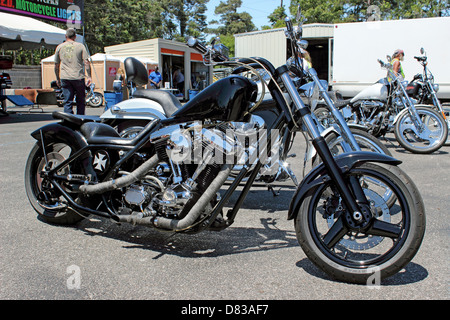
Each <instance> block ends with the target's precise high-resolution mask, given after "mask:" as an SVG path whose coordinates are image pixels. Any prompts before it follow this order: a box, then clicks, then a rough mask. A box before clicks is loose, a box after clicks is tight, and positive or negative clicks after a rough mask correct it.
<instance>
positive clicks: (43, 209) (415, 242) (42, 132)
mask: <svg viewBox="0 0 450 320" xmlns="http://www.w3.org/2000/svg"><path fill="white" fill-rule="evenodd" d="M286 24H287V33H288V34H289V36H292V37H293V36H294V35H293V28H292V23H291V22H290V20H287V21H286ZM193 46H194V47H195V48H197V49H198V50H199V52H201V53H202V54H204V55H205V56H208V55H209V56H212V57H213V58H212V60H213V61H220V58H221V55H220V52H215V51H211V50H213V49H207V48H205V47H204V46H203V45H201V44H200V43H198V42H196V43H194V44H193ZM233 62H234V63H235V64H239V65H241V66H250V65H252V64H254V63H256V64H258V65H260V66H261V67H262V68H263V69H265V70H266V71H267V72H268V73H269V74H270V76H271V80H270V82H269V83H268V88H269V90H270V93H271V95H272V97H273V98H274V100H275V101H276V105H277V110H278V111H279V115H278V116H277V118H276V119H275V121H274V122H273V123H270V124H266V127H265V128H263V129H264V130H258V131H257V132H256V135H255V131H254V130H253V129H254V128H252V127H250V130H249V132H247V129H246V126H245V124H246V123H248V119H249V116H250V114H251V112H252V111H254V109H255V108H256V109H257V108H258V105H257V104H258V101H256V97H257V86H256V84H255V83H254V82H253V81H252V80H250V79H248V78H245V77H243V76H240V75H231V76H229V77H227V78H224V79H221V80H219V81H217V82H215V83H213V84H212V85H210V86H209V87H207V88H206V89H205V90H203V91H202V92H200V93H199V94H198V95H196V96H195V97H194V98H193V99H192V100H190V101H189V102H188V103H186V104H185V105H184V106H183V107H182V108H180V109H178V110H177V111H175V112H174V113H173V114H171V116H170V117H169V118H167V119H155V120H153V121H151V122H150V123H149V124H147V125H146V126H145V128H144V129H143V130H142V131H140V132H139V133H138V134H137V135H136V136H135V137H134V138H121V137H120V136H119V134H118V133H117V131H116V130H114V128H112V127H111V126H108V125H106V124H104V123H99V122H94V121H89V120H87V119H81V118H80V117H77V116H74V115H70V114H64V113H61V112H56V113H54V117H55V118H57V119H60V120H61V122H59V123H58V122H55V123H51V124H48V125H46V126H44V127H42V128H39V129H37V130H36V131H34V132H33V133H32V136H33V138H34V139H36V144H35V146H34V147H33V149H32V150H31V152H30V155H29V158H28V160H27V164H26V169H25V188H26V192H27V196H28V198H29V200H30V203H31V205H32V206H33V208H34V209H35V210H36V211H37V212H38V214H39V215H40V216H41V217H42V218H43V219H44V220H46V221H48V222H51V223H59V224H70V223H75V222H77V221H79V220H81V219H83V218H85V217H86V216H88V215H96V216H100V217H103V218H107V219H112V220H113V221H115V222H117V223H132V224H137V225H144V226H149V227H152V228H156V229H158V230H162V231H170V232H183V233H197V232H201V231H203V230H222V229H225V228H227V227H229V226H230V225H232V224H233V221H234V219H235V217H236V215H237V213H238V211H239V208H240V207H241V205H242V203H243V202H244V200H245V197H246V195H247V194H248V192H249V190H250V188H251V186H252V184H253V183H254V181H255V179H256V176H257V174H258V172H259V169H260V168H261V167H262V166H264V164H265V162H266V161H267V160H268V159H270V157H269V156H268V154H269V153H270V150H271V144H272V142H273V141H274V140H275V139H276V138H277V134H279V132H280V130H281V129H282V128H284V127H286V126H287V128H288V129H289V130H291V129H293V128H303V130H304V131H305V132H306V133H307V134H308V138H309V139H311V140H312V145H313V146H314V148H315V149H316V151H317V153H318V154H319V156H320V157H321V159H322V162H321V164H320V165H319V166H317V167H316V168H314V169H313V170H312V171H311V172H310V173H309V174H308V175H307V176H306V177H305V178H304V179H303V181H301V183H300V184H299V186H298V188H297V191H296V193H295V195H294V197H293V199H292V201H291V204H290V207H289V213H288V219H291V220H294V221H295V230H296V234H297V237H298V241H299V243H300V245H301V246H302V248H303V250H304V251H305V253H306V254H307V255H308V257H309V258H310V259H311V261H312V262H314V263H315V264H316V265H317V266H318V267H319V268H321V269H322V270H324V271H325V272H327V273H328V274H329V275H330V276H331V277H333V278H336V279H338V280H340V281H346V282H354V283H367V281H370V279H371V278H373V276H374V274H376V275H379V277H380V279H383V278H385V277H389V276H392V275H394V274H396V273H397V272H398V271H400V270H401V269H402V268H403V267H404V266H405V265H406V264H407V263H408V262H409V261H410V260H411V259H412V258H413V257H414V255H415V254H416V252H417V251H418V249H419V247H420V244H421V241H422V238H423V235H424V230H425V210H424V205H423V201H422V198H421V196H420V194H419V192H418V190H417V188H416V187H415V185H414V183H413V182H412V181H411V179H410V178H409V177H408V176H407V175H406V174H405V173H404V172H403V171H402V170H401V169H400V168H399V167H398V165H399V164H400V161H398V160H396V159H394V158H392V157H389V156H386V155H384V154H380V153H373V152H351V153H345V154H341V155H339V156H337V157H333V155H332V154H331V152H330V149H329V148H328V146H327V144H326V141H325V139H324V138H323V137H322V136H321V135H320V132H319V130H318V128H317V125H316V123H315V121H314V120H313V118H312V117H311V112H310V109H309V108H308V107H306V106H305V105H304V103H303V102H302V100H301V97H300V95H299V94H298V91H297V88H296V87H295V85H294V83H293V82H292V79H291V77H290V76H289V70H292V68H294V66H291V67H290V68H289V69H288V67H287V66H285V65H283V66H281V67H279V68H277V69H275V68H274V67H273V65H272V64H271V63H270V62H268V61H267V60H265V59H262V58H240V59H235V60H234V61H233ZM139 74H140V71H137V70H136V73H135V79H136V81H137V82H144V81H145V82H147V75H146V74H145V78H141V77H140V76H139ZM283 93H286V94H287V96H288V97H289V99H290V102H291V103H290V102H289V101H288V100H287V99H286V97H285V96H284V94H283ZM235 123H242V124H243V125H242V126H240V127H238V126H236V125H235ZM254 137H256V138H257V140H258V141H259V144H258V148H257V149H256V150H254V149H253V148H250V147H249V145H251V144H249V143H248V141H249V140H251V139H253V138H254ZM241 159H244V160H245V161H244V162H243V163H241V165H242V169H241V171H240V172H239V174H238V175H237V177H236V178H235V179H234V180H233V182H232V183H231V184H229V185H226V184H225V181H226V180H227V178H228V176H229V175H230V174H231V171H232V168H233V167H234V166H235V165H236V164H238V162H239V161H241ZM252 168H253V170H251V169H252ZM249 171H251V174H250V176H248V173H249ZM244 178H247V182H246V183H245V185H244V186H243V188H242V189H241V190H240V191H238V190H237V189H238V186H239V185H240V183H241V182H242V181H243V179H244ZM387 189H388V190H390V191H392V193H393V195H394V196H393V198H394V202H395V203H393V204H392V205H388V204H387V203H386V201H385V199H384V198H383V194H384V192H385V191H386V190H387ZM219 191H222V192H221V194H220V197H219V196H218V192H219ZM234 192H239V196H238V197H237V200H236V202H235V203H234V204H232V205H231V207H230V209H229V210H228V211H227V212H226V213H225V212H224V208H225V204H226V203H227V202H228V201H229V200H230V199H231V195H232V194H233V193H234Z"/></svg>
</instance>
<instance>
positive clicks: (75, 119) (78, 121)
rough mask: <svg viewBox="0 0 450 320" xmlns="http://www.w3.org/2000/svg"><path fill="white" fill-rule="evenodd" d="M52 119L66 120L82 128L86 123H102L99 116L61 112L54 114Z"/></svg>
mask: <svg viewBox="0 0 450 320" xmlns="http://www.w3.org/2000/svg"><path fill="white" fill-rule="evenodd" d="M52 117H53V119H60V120H64V121H67V122H70V123H73V124H75V125H77V126H81V125H82V124H83V123H86V122H94V121H100V117H98V116H86V115H75V114H70V113H65V112H61V111H54V112H52Z"/></svg>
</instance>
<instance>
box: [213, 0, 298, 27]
mask: <svg viewBox="0 0 450 320" xmlns="http://www.w3.org/2000/svg"><path fill="white" fill-rule="evenodd" d="M222 1H224V2H225V0H222ZM219 3H220V0H209V2H208V4H207V6H208V12H207V16H208V19H207V21H208V22H209V21H211V20H219V16H216V15H215V14H214V9H215V8H216V6H218V5H219ZM290 3H291V1H290V0H283V5H284V7H285V8H286V11H287V12H288V10H289V5H290ZM280 4H281V0H242V6H241V7H240V8H239V9H238V12H244V11H245V12H248V13H249V14H250V15H251V16H252V17H253V23H254V24H255V26H256V27H257V28H258V29H261V26H263V25H269V19H267V16H268V15H269V14H271V13H272V12H273V11H274V10H275V8H276V7H278V6H279V5H280Z"/></svg>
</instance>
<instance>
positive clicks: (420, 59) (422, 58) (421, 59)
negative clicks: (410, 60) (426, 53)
mask: <svg viewBox="0 0 450 320" xmlns="http://www.w3.org/2000/svg"><path fill="white" fill-rule="evenodd" d="M414 59H416V60H417V61H423V62H424V61H427V57H417V56H414Z"/></svg>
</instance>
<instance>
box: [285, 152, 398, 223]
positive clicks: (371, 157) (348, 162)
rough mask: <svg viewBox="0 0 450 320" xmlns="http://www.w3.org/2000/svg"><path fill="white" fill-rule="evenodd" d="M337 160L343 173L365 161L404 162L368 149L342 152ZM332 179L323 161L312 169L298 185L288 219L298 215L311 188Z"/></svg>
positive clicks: (395, 163)
mask: <svg viewBox="0 0 450 320" xmlns="http://www.w3.org/2000/svg"><path fill="white" fill-rule="evenodd" d="M335 160H336V163H337V165H338V166H339V168H341V171H342V172H343V173H346V172H348V171H349V170H350V169H352V168H353V167H354V166H356V165H358V164H361V163H365V162H378V163H386V164H391V165H399V164H400V163H402V162H401V161H400V160H397V159H395V158H393V157H390V156H387V155H385V154H382V153H376V152H367V151H359V152H352V153H344V154H340V155H338V156H336V157H335ZM330 179H331V178H330V176H329V175H328V173H327V169H326V168H325V165H324V164H323V163H321V164H320V165H319V166H317V167H316V168H314V169H313V170H311V172H310V173H308V175H307V176H306V177H305V178H304V179H303V181H302V182H301V184H300V185H299V186H298V187H297V190H296V192H295V194H294V197H293V198H292V200H291V203H290V205H289V212H288V220H291V219H294V218H295V217H296V216H297V214H298V210H299V209H300V205H301V204H302V202H303V198H304V197H305V195H306V194H307V193H308V191H309V190H311V189H312V188H315V187H317V186H318V185H321V184H323V183H325V182H328V181H330Z"/></svg>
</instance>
